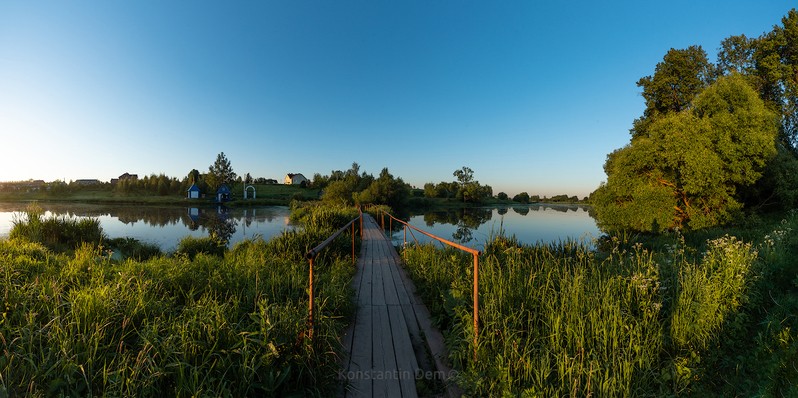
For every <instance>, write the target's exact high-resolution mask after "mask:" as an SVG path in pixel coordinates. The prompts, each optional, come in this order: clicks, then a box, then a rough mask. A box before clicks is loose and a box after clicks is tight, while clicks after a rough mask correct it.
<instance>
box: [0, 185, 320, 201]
mask: <svg viewBox="0 0 798 398" xmlns="http://www.w3.org/2000/svg"><path fill="white" fill-rule="evenodd" d="M254 187H255V189H256V191H257V199H254V200H243V195H244V186H243V184H233V186H231V187H230V189H231V191H232V193H233V199H235V200H233V201H232V202H227V204H228V205H230V206H270V205H288V204H289V203H290V202H291V201H292V200H303V201H307V200H314V199H318V197H319V190H317V189H312V188H302V187H299V186H295V185H284V184H256V185H254ZM249 194H250V195H251V194H252V192H251V191H250V193H249ZM214 197H215V196H214V195H213V194H209V195H208V197H207V198H203V199H192V200H189V199H187V198H186V195H185V193H182V194H180V195H166V196H161V195H156V194H152V193H137V192H131V193H122V192H116V191H114V190H113V189H112V188H111V187H105V188H98V187H80V188H75V189H74V190H70V191H63V192H48V191H46V190H41V191H33V192H22V191H10V192H9V191H6V192H0V201H4V202H15V201H32V200H33V201H48V202H81V203H105V204H141V205H181V206H185V205H186V204H188V203H193V204H203V203H213V200H214Z"/></svg>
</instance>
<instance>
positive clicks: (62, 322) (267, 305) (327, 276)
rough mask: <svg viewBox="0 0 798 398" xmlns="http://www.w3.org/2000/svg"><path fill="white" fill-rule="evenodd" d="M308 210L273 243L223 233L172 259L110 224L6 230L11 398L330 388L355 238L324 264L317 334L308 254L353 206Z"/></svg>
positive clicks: (5, 332)
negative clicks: (141, 252) (139, 246)
mask: <svg viewBox="0 0 798 398" xmlns="http://www.w3.org/2000/svg"><path fill="white" fill-rule="evenodd" d="M304 212H305V213H304V216H301V217H300V218H302V219H307V220H311V221H310V222H309V223H308V224H307V227H306V229H305V231H303V232H286V233H284V234H283V235H281V236H279V237H276V238H274V239H272V240H270V241H269V242H264V241H261V240H255V241H244V242H241V243H239V244H238V245H236V246H235V247H234V248H233V249H231V250H229V251H227V250H224V251H222V252H215V253H216V254H215V255H214V254H209V253H214V250H213V246H214V245H213V244H212V243H213V242H194V241H192V242H183V243H181V246H180V248H179V249H178V253H175V254H173V255H164V254H152V253H150V254H149V255H148V256H146V257H148V258H149V259H147V260H137V259H134V258H128V259H127V260H124V261H117V260H114V258H115V256H113V255H112V253H111V252H110V251H109V250H108V249H107V247H109V246H108V242H105V241H102V231H97V233H96V234H95V236H98V237H99V238H98V239H99V240H100V241H94V239H93V238H92V239H78V240H71V241H61V240H57V239H56V240H54V239H55V238H53V236H54V235H52V234H49V235H48V234H41V233H37V232H36V230H37V228H38V230H39V231H41V230H43V229H42V228H41V226H39V227H36V226H32V227H31V226H30V223H25V224H24V225H23V227H20V229H18V230H17V232H14V231H12V235H14V236H15V238H13V239H9V240H0V297H2V307H0V311H1V312H2V313H1V316H0V396H54V395H67V396H88V395H110V396H134V395H135V396H157V395H166V396H285V395H291V394H297V395H325V394H328V393H330V392H332V391H333V390H334V388H335V387H336V383H337V378H336V372H337V370H338V365H337V363H338V362H337V361H338V353H339V352H340V347H339V346H338V337H339V336H340V334H341V333H342V331H343V328H344V327H345V326H346V324H347V322H348V318H349V316H350V315H351V313H352V310H353V309H352V307H351V291H350V288H349V281H350V279H351V276H352V273H353V269H352V266H351V259H349V258H348V253H350V249H349V244H348V237H344V238H342V239H341V240H340V242H337V243H336V244H334V245H333V247H331V248H329V249H328V250H327V251H326V252H325V254H324V255H323V256H321V257H320V258H319V260H318V261H317V263H316V264H317V272H316V278H317V279H316V286H317V289H318V290H317V292H316V294H317V300H316V303H317V305H318V307H317V309H316V311H317V312H316V314H319V315H317V318H316V319H317V324H316V329H315V333H314V339H313V340H309V339H307V338H306V329H307V325H306V316H307V285H308V280H307V262H306V260H305V259H304V257H303V254H304V253H305V251H306V250H307V249H308V248H309V247H311V246H313V245H315V244H316V243H318V242H319V241H320V240H321V239H324V238H325V237H326V234H328V233H329V232H330V231H331V230H332V229H334V228H335V226H333V225H330V224H326V223H325V221H331V220H332V221H335V220H337V219H339V218H341V219H343V218H347V217H350V216H353V215H354V214H353V213H352V210H349V209H333V210H330V209H327V210H325V212H324V214H322V215H318V212H319V211H317V210H314V209H308V210H304ZM48 223H52V224H59V222H58V221H48V220H40V224H48ZM68 223H69V222H68V221H66V224H68ZM23 228H27V230H24V231H23V230H22V229H23ZM48 228H50V229H56V228H55V227H48ZM64 228H70V227H69V226H68V225H67V226H65V227H64ZM81 228H83V229H92V227H91V226H81ZM15 229H17V227H15ZM64 236H66V235H64ZM85 236H89V235H85ZM43 237H45V238H43ZM54 243H57V245H54ZM128 244H129V245H130V246H131V247H132V246H135V245H134V244H133V243H131V242H128ZM209 247H210V249H208V248H209ZM130 250H132V249H130Z"/></svg>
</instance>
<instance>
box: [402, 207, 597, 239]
mask: <svg viewBox="0 0 798 398" xmlns="http://www.w3.org/2000/svg"><path fill="white" fill-rule="evenodd" d="M510 210H512V211H510ZM406 220H408V222H409V223H410V224H411V225H413V226H415V227H417V228H420V229H423V230H425V231H427V232H430V233H432V234H434V235H437V236H440V237H443V238H446V239H449V238H450V237H451V239H452V240H453V241H455V242H458V243H460V244H464V245H466V246H471V247H476V248H480V249H482V248H483V246H484V244H485V243H486V242H487V241H488V240H489V239H490V238H492V237H495V236H497V235H498V234H500V233H503V234H504V235H506V236H515V237H516V238H518V240H519V241H520V242H522V243H528V244H534V243H537V242H557V241H559V240H565V239H575V240H587V241H590V240H591V239H592V238H597V237H598V236H599V235H600V231H599V229H598V227H597V226H596V222H595V220H594V219H593V217H592V215H591V214H590V208H589V207H588V206H580V205H558V204H532V205H528V206H501V207H498V206H497V207H482V208H464V209H446V210H432V211H426V212H423V213H417V214H412V215H410V216H408V217H406ZM413 236H414V237H413V238H412V239H418V240H419V241H422V242H426V241H428V239H427V238H424V237H423V236H422V237H418V236H416V235H413ZM393 237H394V242H395V243H396V244H401V243H402V242H403V240H404V234H403V233H402V232H401V231H397V232H395V233H394V234H393ZM408 239H411V237H410V236H408ZM588 243H589V242H588Z"/></svg>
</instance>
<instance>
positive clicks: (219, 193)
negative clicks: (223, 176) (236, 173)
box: [216, 184, 231, 203]
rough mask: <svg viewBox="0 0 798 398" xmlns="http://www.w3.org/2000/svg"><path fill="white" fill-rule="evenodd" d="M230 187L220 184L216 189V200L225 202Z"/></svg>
mask: <svg viewBox="0 0 798 398" xmlns="http://www.w3.org/2000/svg"><path fill="white" fill-rule="evenodd" d="M230 194H231V192H230V188H229V187H228V186H227V185H226V184H222V186H220V187H219V189H217V190H216V201H217V202H220V203H221V202H227V201H229V200H230Z"/></svg>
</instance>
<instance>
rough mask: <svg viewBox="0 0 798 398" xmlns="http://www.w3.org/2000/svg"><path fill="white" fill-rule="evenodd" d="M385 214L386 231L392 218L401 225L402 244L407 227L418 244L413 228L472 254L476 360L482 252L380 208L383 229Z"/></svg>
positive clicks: (391, 230) (391, 222)
mask: <svg viewBox="0 0 798 398" xmlns="http://www.w3.org/2000/svg"><path fill="white" fill-rule="evenodd" d="M385 216H388V228H389V229H388V231H390V232H389V233H393V221H394V220H396V222H398V223H400V224H402V225H403V228H404V241H403V245H407V231H408V229H409V230H410V235H411V236H412V237H413V240H415V241H416V244H418V239H416V236H415V235H414V234H413V231H414V230H415V231H417V232H419V233H421V234H423V235H426V236H427V237H429V238H432V239H434V240H437V241H438V242H441V243H443V244H446V245H448V246H451V247H454V248H456V249H460V250H462V251H464V252H468V253H471V255H473V256H474V272H473V273H474V293H473V295H474V360H475V361H476V359H477V342H478V340H479V255H480V254H482V252H480V251H479V250H477V249H473V248H470V247H467V246H463V245H461V244H459V243H455V242H452V241H450V240H447V239H444V238H441V237H440V236H436V235H433V234H431V233H429V232H427V231H424V230H422V229H419V228H416V227H414V226H412V225H410V224H408V223H407V222H405V221H403V220H400V219H398V218H396V217H394V216H393V215H391V214H390V213H387V212H385V211H383V210H380V222H381V226H382V228H383V229H385Z"/></svg>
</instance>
